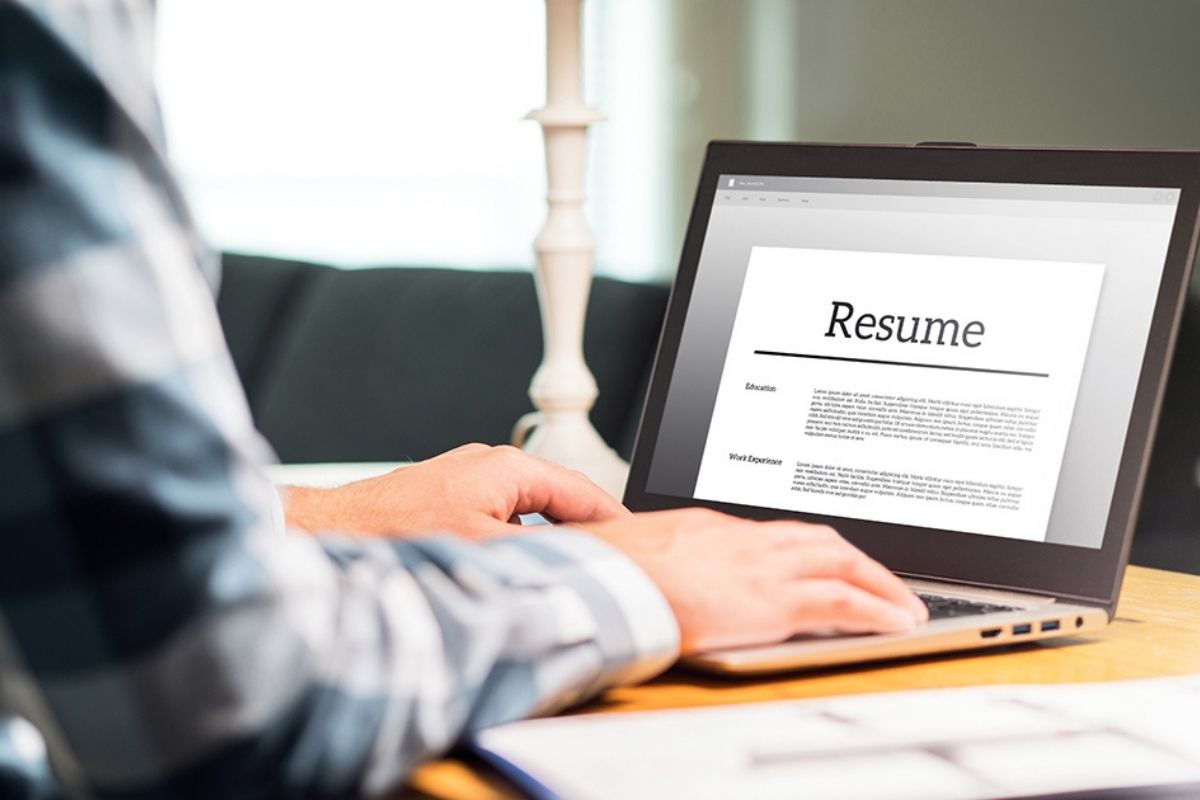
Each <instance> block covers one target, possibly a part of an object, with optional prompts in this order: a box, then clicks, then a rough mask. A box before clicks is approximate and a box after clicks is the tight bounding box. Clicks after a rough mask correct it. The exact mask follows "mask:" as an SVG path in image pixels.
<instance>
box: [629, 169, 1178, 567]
mask: <svg viewBox="0 0 1200 800" xmlns="http://www.w3.org/2000/svg"><path fill="white" fill-rule="evenodd" d="M1178 197H1179V193H1178V190H1173V189H1157V188H1153V187H1147V188H1138V187H1090V186H1049V185H1046V186H1039V185H1028V184H982V183H949V182H930V181H882V180H859V179H815V178H791V177H763V176H736V175H725V176H721V178H720V180H719V182H718V189H717V192H716V196H715V198H714V205H713V208H712V213H711V216H710V221H709V227H708V231H707V233H706V236H705V241H704V246H703V250H702V252H701V256H700V261H699V265H698V268H697V273H696V280H695V284H694V287H693V293H692V298H691V301H690V303H689V310H688V317H687V319H686V320H685V323H684V328H683V335H682V339H681V342H680V348H679V354H678V357H677V359H676V363H675V368H674V375H673V376H672V380H671V384H670V389H669V392H668V396H667V401H666V406H665V408H664V412H663V418H662V424H661V426H660V431H659V438H658V441H657V442H656V443H655V450H654V455H653V458H652V461H651V466H650V474H649V478H648V482H647V491H649V492H652V493H656V494H664V495H671V496H679V497H690V498H696V499H702V500H711V501H719V502H726V503H736V504H741V505H748V506H758V507H764V508H775V509H781V510H788V511H798V512H806V513H813V514H821V515H827V516H832V517H849V518H855V519H868V520H877V521H881V522H889V523H898V524H905V525H912V526H918V527H925V528H932V529H939V530H952V531H961V532H965V533H973V534H981V535H991V536H1000V537H1006V538H1013V539H1024V540H1030V541H1048V542H1055V543H1061V544H1071V545H1078V546H1085V547H1093V548H1098V547H1099V546H1100V545H1101V543H1102V540H1103V535H1104V527H1105V521H1106V518H1107V514H1108V506H1109V503H1110V501H1111V496H1112V491H1113V486H1114V483H1115V479H1116V473H1117V467H1118V462H1119V459H1120V455H1121V451H1122V447H1123V444H1124V438H1125V433H1126V427H1127V425H1128V421H1129V415H1130V410H1131V407H1132V404H1133V397H1134V391H1135V389H1136V384H1137V379H1138V375H1139V371H1140V368H1141V364H1142V357H1143V353H1144V348H1145V345H1146V337H1147V335H1148V332H1149V327H1150V321H1151V316H1152V313H1153V310H1154V304H1155V299H1156V297H1157V293H1158V289H1159V283H1160V280H1161V275H1162V268H1163V264H1164V260H1165V256H1166V250H1167V244H1168V240H1169V237H1170V233H1171V229H1172V225H1173V223H1174V218H1175V210H1176V204H1177V202H1178Z"/></svg>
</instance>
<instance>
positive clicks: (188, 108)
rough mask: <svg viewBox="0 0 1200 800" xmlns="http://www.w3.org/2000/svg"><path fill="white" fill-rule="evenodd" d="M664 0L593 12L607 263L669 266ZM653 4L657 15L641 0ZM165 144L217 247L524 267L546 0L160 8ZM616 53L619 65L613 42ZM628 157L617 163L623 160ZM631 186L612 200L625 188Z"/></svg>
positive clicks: (596, 156) (538, 182)
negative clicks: (661, 42) (661, 84)
mask: <svg viewBox="0 0 1200 800" xmlns="http://www.w3.org/2000/svg"><path fill="white" fill-rule="evenodd" d="M659 5H661V4H657V3H655V4H645V3H644V0H605V2H604V3H599V2H592V3H588V4H586V9H587V18H586V24H585V28H586V30H587V39H586V41H587V48H586V50H587V52H588V54H589V61H588V66H587V68H586V72H585V74H586V75H588V84H589V85H588V90H589V91H588V97H589V99H590V100H591V101H592V102H595V103H596V104H597V105H600V106H601V107H602V108H603V109H604V110H605V111H606V113H608V115H609V117H610V120H609V121H608V122H605V123H602V124H601V125H600V126H599V127H598V128H596V129H593V136H592V157H591V158H590V160H589V205H588V208H587V213H588V217H589V221H590V223H591V226H592V228H593V230H594V231H595V232H596V234H597V236H596V238H597V244H598V253H597V261H598V264H599V271H601V272H605V271H607V272H608V273H609V274H615V275H619V276H621V277H635V278H636V277H648V276H653V277H658V276H661V275H662V274H663V271H664V261H665V260H666V259H667V256H666V254H665V253H664V246H663V244H664V243H663V242H662V241H661V240H662V239H663V238H664V234H663V231H662V229H663V227H664V226H663V224H662V219H663V217H664V216H665V214H666V213H668V212H667V210H666V208H665V205H666V203H665V200H664V198H663V197H662V193H663V190H662V189H661V188H660V187H662V186H663V185H664V183H665V181H664V180H663V179H662V175H661V174H660V173H658V172H656V165H658V164H661V163H663V159H661V158H659V155H661V148H662V147H663V137H662V135H661V133H660V132H659V130H658V126H660V117H661V114H660V113H657V112H658V111H659V109H660V108H661V106H660V105H659V104H658V97H657V94H656V93H657V92H658V91H659V90H658V89H656V88H655V86H656V83H655V81H653V80H651V81H647V80H646V77H645V76H646V75H648V74H658V73H659V72H661V70H659V69H658V67H657V66H656V61H655V59H657V58H660V57H661V56H660V55H659V54H660V53H661V50H662V48H661V47H658V46H657V41H658V39H659V38H660V37H661V24H659V23H658V22H656V20H658V18H659V17H661V12H660V11H657V10H654V9H656V8H657V7H658V6H659ZM647 6H652V7H653V8H650V9H647ZM159 34H160V35H159V44H158V48H159V49H158V53H157V64H158V67H157V69H158V82H159V88H160V93H161V96H162V102H163V111H164V118H165V122H166V127H167V136H168V143H169V150H170V155H171V159H172V161H173V163H174V164H175V167H176V169H177V170H178V171H179V173H180V175H181V177H182V180H183V183H184V188H185V191H186V192H187V194H188V196H189V198H190V199H191V202H192V205H193V208H194V210H195V212H196V217H197V220H198V222H199V224H200V226H201V228H202V230H203V231H204V232H205V234H206V235H207V236H208V238H209V239H210V241H211V242H212V243H213V244H214V245H215V246H217V247H219V248H222V249H226V250H243V251H250V252H260V253H267V254H272V255H280V256H287V257H295V258H305V259H311V260H316V261H321V262H326V263H334V264H338V265H341V266H347V267H353V266H361V265H374V264H408V265H422V266H424V265H444V266H460V267H474V268H489V267H526V266H529V265H531V264H532V262H533V253H532V241H533V238H534V236H535V235H536V234H537V232H538V230H539V229H540V228H541V225H542V223H543V222H544V220H545V214H546V210H545V200H544V197H545V167H544V163H543V159H544V151H543V148H542V138H541V130H540V128H539V127H538V125H537V124H536V123H534V122H529V121H525V120H523V119H522V117H523V116H524V115H525V113H527V112H528V111H530V110H532V109H534V108H538V107H540V106H541V105H542V104H543V103H544V100H545V5H544V2H543V1H542V0H503V2H501V1H499V0H439V2H437V3H417V2H409V1H401V0H337V2H333V1H332V0H324V1H321V0H205V2H203V3H197V2H189V0H160V4H159ZM618 46H619V47H620V57H619V58H618V57H617V48H618ZM618 152H619V153H620V157H619V158H618V157H617V154H618ZM618 196H619V197H620V202H619V203H618V202H616V199H617V198H618Z"/></svg>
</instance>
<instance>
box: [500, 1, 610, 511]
mask: <svg viewBox="0 0 1200 800" xmlns="http://www.w3.org/2000/svg"><path fill="white" fill-rule="evenodd" d="M580 11H581V0H546V106H545V108H542V109H539V110H537V111H533V112H531V113H530V114H529V116H528V117H527V118H528V119H532V120H535V121H536V122H538V123H540V124H541V126H542V133H543V135H544V138H545V145H546V174H547V179H548V183H549V190H548V192H547V195H546V201H547V205H548V207H549V212H548V214H547V217H546V224H545V226H544V227H543V228H542V231H541V233H539V234H538V236H537V238H536V239H535V240H534V245H533V247H534V250H535V251H536V253H537V266H536V269H535V272H534V279H535V284H536V286H537V295H538V306H539V308H540V309H541V315H542V336H543V340H544V349H543V355H542V363H541V365H540V366H539V367H538V369H537V371H536V372H535V373H534V375H533V381H532V382H531V383H530V385H529V397H530V399H531V400H532V401H533V405H534V407H535V408H536V409H537V411H534V412H532V413H530V414H526V415H525V416H523V417H522V418H521V419H520V420H518V422H517V425H516V427H515V428H514V430H513V442H514V444H517V445H518V446H523V447H524V449H525V451H526V452H528V453H531V454H533V455H536V456H539V457H541V458H544V459H546V460H547V461H552V462H554V463H556V464H560V465H562V466H565V467H570V468H572V469H577V470H579V471H581V472H583V473H584V474H586V475H587V476H588V477H590V478H591V479H592V480H593V481H595V482H596V483H597V484H599V485H600V486H601V487H602V488H603V489H605V490H606V491H608V492H609V493H610V494H612V495H614V496H615V497H620V496H621V493H622V492H623V491H624V487H625V479H626V477H627V476H628V472H629V467H628V465H627V464H626V463H625V462H624V461H622V460H621V458H620V457H619V456H618V455H617V454H616V452H614V451H613V450H612V449H611V448H610V447H609V446H608V445H607V444H605V442H604V440H603V439H602V438H601V437H600V434H599V433H597V432H596V429H595V428H594V427H592V423H591V421H590V420H589V419H588V412H589V411H590V410H591V408H592V404H593V403H595V401H596V396H597V394H599V390H598V388H597V386H596V379H595V378H594V377H593V376H592V373H591V372H590V371H589V370H588V368H587V364H586V363H585V361H584V358H583V323H584V314H585V312H586V310H587V299H588V293H589V291H590V290H591V282H592V252H593V242H592V235H591V232H590V231H589V230H588V226H587V222H586V220H585V219H584V217H583V185H584V166H585V163H584V162H585V160H586V156H587V129H588V126H589V125H591V124H593V123H595V122H599V121H601V120H602V119H603V118H604V115H603V114H601V113H600V111H599V110H597V109H595V108H592V107H591V106H587V105H585V104H584V102H583V86H582V80H581V65H580V41H579V40H580V24H581V20H580Z"/></svg>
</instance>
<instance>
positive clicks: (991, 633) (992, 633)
mask: <svg viewBox="0 0 1200 800" xmlns="http://www.w3.org/2000/svg"><path fill="white" fill-rule="evenodd" d="M979 635H980V636H982V637H983V638H985V639H995V638H996V637H997V636H999V635H1000V629H999V628H987V629H986V630H982V631H980V632H979Z"/></svg>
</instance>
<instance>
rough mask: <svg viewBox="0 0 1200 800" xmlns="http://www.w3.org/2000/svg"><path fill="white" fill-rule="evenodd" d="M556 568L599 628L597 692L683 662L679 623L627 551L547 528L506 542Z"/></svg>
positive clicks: (596, 630)
mask: <svg viewBox="0 0 1200 800" xmlns="http://www.w3.org/2000/svg"><path fill="white" fill-rule="evenodd" d="M505 541H507V542H508V543H512V544H517V545H518V546H520V547H521V548H522V549H524V550H526V551H534V552H537V554H538V556H539V558H540V559H541V560H543V561H545V562H548V563H554V562H558V563H556V564H555V572H557V573H558V576H559V577H560V578H561V579H562V580H563V581H564V582H565V583H567V584H568V585H569V586H570V587H571V588H572V589H574V590H575V592H576V593H578V595H579V597H580V599H581V600H582V601H583V603H584V605H585V606H586V607H587V609H588V610H589V612H590V614H591V617H592V619H593V622H594V624H593V625H591V626H590V627H592V636H593V637H594V640H595V642H596V645H597V646H598V647H599V650H600V653H601V655H602V657H603V663H604V666H603V668H602V672H601V674H600V675H599V676H598V678H597V680H596V682H595V683H594V684H593V686H592V687H591V689H592V690H593V691H598V690H600V689H602V688H605V687H608V686H616V685H621V684H631V683H640V682H642V681H646V680H649V679H650V678H653V677H655V676H656V675H658V674H659V673H660V672H662V671H663V670H665V669H667V667H669V666H671V665H672V664H673V663H675V661H676V659H678V658H679V625H678V623H677V622H676V621H675V615H674V613H672V611H671V606H670V605H669V604H668V603H667V599H666V598H665V597H663V594H662V592H660V591H659V589H658V587H657V586H655V585H654V582H653V581H651V580H650V578H649V577H648V576H647V575H646V573H644V572H643V571H642V570H641V569H640V568H639V567H638V566H637V565H636V564H634V563H633V562H632V561H631V560H629V558H627V557H626V556H625V555H623V554H622V553H621V552H619V551H618V550H616V549H615V548H613V547H610V546H609V545H607V544H605V543H603V542H601V541H600V540H598V539H596V538H595V537H593V536H589V535H587V534H585V533H581V532H579V531H575V530H571V529H568V528H554V529H543V530H541V531H537V532H530V533H527V534H523V535H521V536H519V537H514V538H511V539H507V540H505Z"/></svg>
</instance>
